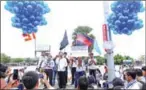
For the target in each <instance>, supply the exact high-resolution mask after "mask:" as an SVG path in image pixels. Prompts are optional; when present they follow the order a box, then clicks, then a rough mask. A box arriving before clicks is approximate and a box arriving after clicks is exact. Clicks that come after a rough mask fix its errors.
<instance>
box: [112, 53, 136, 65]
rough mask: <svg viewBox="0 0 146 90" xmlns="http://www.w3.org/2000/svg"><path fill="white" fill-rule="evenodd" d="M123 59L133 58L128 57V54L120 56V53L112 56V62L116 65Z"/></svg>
mask: <svg viewBox="0 0 146 90" xmlns="http://www.w3.org/2000/svg"><path fill="white" fill-rule="evenodd" d="M123 60H132V61H133V60H134V59H133V58H132V57H130V56H127V55H126V56H122V55H120V54H117V55H115V56H114V62H115V64H117V65H120V64H122V63H123Z"/></svg>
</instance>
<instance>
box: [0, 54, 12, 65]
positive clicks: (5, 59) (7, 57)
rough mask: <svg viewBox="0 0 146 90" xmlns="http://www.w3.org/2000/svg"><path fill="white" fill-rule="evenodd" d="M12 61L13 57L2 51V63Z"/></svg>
mask: <svg viewBox="0 0 146 90" xmlns="http://www.w3.org/2000/svg"><path fill="white" fill-rule="evenodd" d="M10 61H11V57H9V56H7V55H6V54H4V53H1V62H2V63H9V62H10Z"/></svg>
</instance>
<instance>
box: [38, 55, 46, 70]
mask: <svg viewBox="0 0 146 90" xmlns="http://www.w3.org/2000/svg"><path fill="white" fill-rule="evenodd" d="M45 60H46V57H43V56H41V57H40V58H39V63H38V65H37V67H38V68H39V67H43V66H44V63H45ZM41 63H42V64H41ZM40 64H41V66H40Z"/></svg>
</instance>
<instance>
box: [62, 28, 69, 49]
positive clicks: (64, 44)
mask: <svg viewBox="0 0 146 90" xmlns="http://www.w3.org/2000/svg"><path fill="white" fill-rule="evenodd" d="M68 44H69V43H68V37H67V32H66V30H65V33H64V37H63V40H62V41H61V43H60V50H62V49H64V48H65V47H66V46H67V45H68Z"/></svg>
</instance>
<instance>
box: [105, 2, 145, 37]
mask: <svg viewBox="0 0 146 90" xmlns="http://www.w3.org/2000/svg"><path fill="white" fill-rule="evenodd" d="M111 10H112V13H111V14H110V15H109V17H108V19H107V22H108V25H109V29H110V30H112V31H113V33H114V34H126V35H131V34H132V32H133V31H134V30H138V29H140V28H142V27H143V20H141V19H139V18H138V13H139V12H144V11H145V8H144V6H143V3H142V1H138V0H136V1H121V0H119V1H115V2H113V3H112V4H111Z"/></svg>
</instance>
